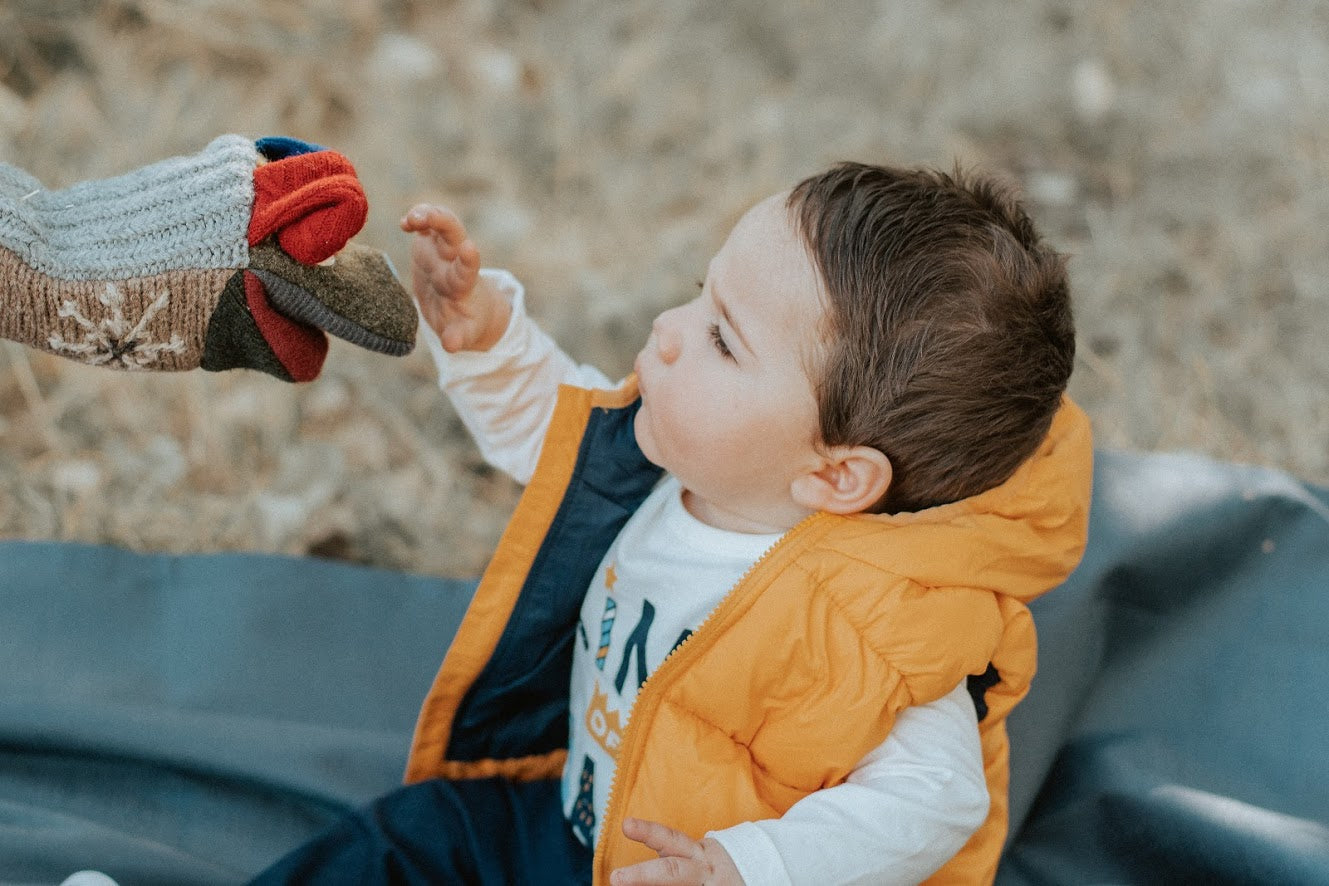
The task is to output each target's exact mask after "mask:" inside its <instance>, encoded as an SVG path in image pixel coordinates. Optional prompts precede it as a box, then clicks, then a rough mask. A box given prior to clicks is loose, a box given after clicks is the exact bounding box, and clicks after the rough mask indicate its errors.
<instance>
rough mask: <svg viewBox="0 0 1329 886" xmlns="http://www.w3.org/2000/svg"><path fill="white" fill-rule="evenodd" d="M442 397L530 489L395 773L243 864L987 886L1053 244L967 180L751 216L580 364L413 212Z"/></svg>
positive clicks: (1030, 570)
mask: <svg viewBox="0 0 1329 886" xmlns="http://www.w3.org/2000/svg"><path fill="white" fill-rule="evenodd" d="M402 227H403V229H404V230H407V231H411V232H416V233H417V234H418V235H419V236H418V237H417V239H416V241H415V243H414V245H413V280H414V289H415V296H416V299H417V302H418V304H419V306H420V311H421V314H422V316H423V317H424V319H425V320H426V326H427V327H428V328H429V329H430V330H432V332H433V335H430V334H428V333H426V335H425V338H426V341H427V342H428V343H429V344H430V345H431V348H432V349H433V351H434V353H435V356H436V358H437V360H438V362H439V364H440V368H441V374H442V380H441V384H442V386H443V388H444V390H446V391H447V392H448V394H449V396H450V397H451V398H452V400H453V402H454V404H455V405H456V408H457V410H458V413H459V414H460V415H461V417H462V419H463V421H464V422H465V423H466V425H467V427H468V428H469V429H470V430H471V431H472V433H473V434H474V435H475V436H476V439H477V441H478V443H479V445H480V447H481V449H482V452H483V453H484V454H485V456H486V457H487V458H488V459H489V460H490V461H491V462H493V463H494V464H496V465H497V466H499V467H501V468H503V469H505V470H507V471H509V472H510V473H512V474H513V476H515V477H517V479H519V480H521V481H522V482H525V483H526V484H527V486H526V490H525V493H524V494H523V497H522V501H521V503H520V504H519V505H518V508H517V510H516V512H515V513H514V515H513V518H512V521H511V523H510V524H509V527H508V529H507V530H506V532H505V533H504V536H503V538H502V540H501V541H500V543H499V547H498V550H497V552H496V554H495V557H494V559H493V561H492V562H491V564H490V566H489V568H488V569H487V570H486V573H485V575H484V577H483V579H482V580H481V583H480V586H479V588H478V590H477V592H476V597H475V600H474V601H473V603H472V604H471V608H470V610H469V611H468V613H467V616H466V619H465V621H464V622H463V624H462V627H461V629H460V630H459V632H458V635H457V637H456V638H455V640H454V642H453V644H452V646H451V647H450V648H449V650H448V652H447V655H446V658H445V660H444V662H443V665H442V667H441V669H440V671H439V674H438V677H437V678H436V681H435V684H434V687H433V689H432V690H431V692H430V694H429V697H428V698H427V699H426V701H425V704H424V707H423V709H422V711H421V715H420V720H419V724H418V726H417V731H416V738H415V743H414V746H413V748H412V754H411V759H410V762H409V764H408V770H407V781H408V782H411V783H412V784H411V785H409V786H408V787H406V788H403V789H402V790H400V791H398V792H396V793H394V794H392V795H390V796H389V797H386V798H384V799H383V800H382V801H380V802H379V803H376V804H375V805H374V806H373V807H371V808H370V809H369V810H366V811H365V812H364V813H362V814H361V815H359V816H357V817H355V818H353V819H348V820H347V822H345V823H344V824H343V825H341V826H339V827H338V828H336V829H334V831H333V832H330V833H329V834H327V835H325V837H324V838H322V839H320V840H318V841H315V843H312V844H310V845H309V846H307V847H305V848H304V849H302V850H300V851H298V852H297V853H295V854H294V855H292V856H291V857H289V858H288V859H286V860H284V861H283V862H281V863H279V864H278V865H277V866H276V867H275V868H273V869H272V870H270V871H269V872H268V873H267V874H265V875H264V876H263V877H261V878H260V879H261V880H263V881H264V882H290V881H316V882H329V881H330V879H331V880H338V879H341V880H344V881H345V882H365V881H371V880H378V881H393V882H399V881H406V882H422V883H423V882H454V881H455V882H537V883H546V882H547V883H563V882H568V883H575V882H595V883H605V882H612V883H614V884H618V886H630V884H649V883H713V884H720V883H742V882H746V883H748V884H754V886H755V884H765V883H779V882H792V883H806V882H814V881H815V882H823V883H848V882H863V883H896V882H900V883H908V882H918V881H920V880H924V879H927V878H929V877H933V878H934V880H935V881H936V882H962V883H978V882H987V881H990V880H991V879H992V878H993V875H994V872H995V869H996V864H997V859H998V856H999V854H1000V851H1001V845H1002V842H1003V838H1004V836H1005V830H1006V818H1007V808H1006V790H1007V780H1008V772H1007V743H1006V733H1005V725H1004V721H1005V718H1006V715H1007V714H1008V713H1009V712H1010V710H1011V708H1012V707H1013V706H1014V705H1015V704H1016V702H1018V700H1019V699H1020V698H1021V697H1023V695H1024V693H1025V692H1026V691H1027V689H1028V686H1029V682H1030V679H1031V678H1032V676H1033V671H1034V660H1035V640H1034V632H1033V625H1032V621H1031V619H1030V616H1029V613H1028V610H1027V608H1026V605H1025V604H1026V603H1027V602H1028V600H1030V599H1031V598H1032V597H1034V596H1036V595H1038V594H1040V593H1042V592H1044V591H1046V590H1048V589H1049V588H1051V587H1053V586H1055V585H1056V584H1057V583H1059V582H1060V581H1061V580H1063V579H1064V578H1065V577H1066V576H1067V575H1068V574H1069V573H1070V571H1071V569H1073V568H1074V566H1075V564H1076V563H1077V562H1078V560H1079V557H1080V554H1081V552H1082V550H1083V546H1084V542H1085V531H1086V521H1087V514H1088V499H1089V484H1090V459H1091V445H1090V435H1089V429H1088V423H1087V420H1086V419H1085V417H1084V415H1083V414H1082V413H1081V412H1080V411H1079V410H1078V408H1076V407H1075V406H1074V405H1073V404H1072V403H1071V402H1070V401H1069V400H1068V399H1067V398H1066V397H1065V387H1066V382H1067V379H1068V377H1069V375H1070V371H1071V364H1072V358H1073V354H1074V330H1073V326H1072V323H1071V314H1070V306H1069V298H1068V292H1067V284H1066V278H1065V272H1064V265H1063V261H1062V259H1061V257H1060V256H1058V255H1057V254H1056V253H1055V252H1053V251H1052V250H1050V249H1048V248H1047V247H1046V246H1044V245H1043V244H1042V243H1041V241H1040V239H1039V237H1038V235H1037V234H1036V233H1035V231H1034V228H1033V225H1032V224H1031V222H1030V220H1029V218H1028V217H1027V215H1026V214H1025V213H1024V211H1023V210H1022V209H1021V208H1020V206H1019V205H1018V203H1016V202H1015V201H1014V200H1013V199H1012V198H1010V197H1009V196H1008V195H1007V194H1006V193H1005V192H1004V191H1003V190H1002V189H1001V188H999V187H998V186H996V185H995V184H993V183H992V182H990V181H987V180H985V179H980V178H965V177H963V176H960V175H958V174H957V175H955V176H947V175H943V174H939V173H934V172H929V171H912V170H899V169H890V168H883V167H875V166H865V165H860V164H843V165H840V166H836V167H834V168H832V169H830V170H828V171H826V172H825V173H822V174H820V175H817V176H814V177H812V178H809V179H807V180H805V181H803V182H801V183H800V184H798V185H797V186H796V187H795V188H794V189H793V190H792V191H790V192H788V193H783V194H778V195H776V196H773V197H771V198H768V199H767V200H764V201H762V202H761V203H759V204H757V205H756V206H755V207H753V208H752V209H751V210H750V211H749V212H748V213H747V214H746V215H744V216H743V218H742V219H741V220H740V221H739V222H738V224H737V225H736V226H735V228H734V230H733V232H732V233H731V234H730V236H729V238H728V240H727V241H726V242H725V244H724V245H723V247H722V248H721V249H720V251H719V252H718V253H717V254H716V256H715V257H714V259H713V260H712V261H711V263H710V266H709V268H708V271H707V274H706V279H705V281H704V283H703V284H702V287H701V291H700V293H699V294H698V296H697V297H696V298H695V299H693V300H692V301H690V302H688V303H686V304H684V305H681V306H680V307H676V308H673V309H671V310H668V311H665V312H664V313H663V314H661V315H660V317H658V318H657V319H656V320H655V322H654V324H653V326H652V330H651V333H650V336H649V338H648V340H647V342H646V345H645V347H644V348H643V350H642V351H641V353H640V354H639V355H638V357H637V360H636V364H635V367H634V368H635V372H634V373H633V375H632V376H630V377H629V379H627V380H626V381H625V382H624V383H622V384H621V385H612V384H610V382H609V380H608V379H606V378H605V377H604V376H603V375H601V374H600V373H598V372H597V371H595V370H593V369H591V368H589V367H584V366H578V365H576V364H575V363H574V362H573V361H572V360H571V359H570V358H568V357H567V356H566V355H565V354H564V353H563V352H561V351H560V350H559V349H558V348H557V347H556V346H555V345H554V344H553V343H552V341H550V340H549V339H548V337H547V336H545V335H544V334H543V333H542V332H541V331H540V330H539V329H538V328H537V327H536V326H535V325H534V324H533V323H532V322H531V321H530V320H529V319H528V318H527V317H526V315H525V313H524V311H523V309H522V291H521V287H520V286H519V285H518V284H517V283H516V281H515V280H513V279H512V278H511V277H510V276H508V275H506V274H503V273H501V272H489V271H486V272H481V271H480V260H479V254H478V251H477V249H476V247H475V245H474V244H473V243H472V242H471V241H470V240H469V239H467V237H466V232H465V230H464V228H463V227H462V225H461V223H460V222H459V221H458V219H457V218H456V216H455V215H453V214H452V213H450V212H448V211H447V210H444V209H441V208H437V207H430V206H420V207H416V208H415V209H413V210H411V212H409V213H408V214H407V216H406V218H405V219H403V221H402Z"/></svg>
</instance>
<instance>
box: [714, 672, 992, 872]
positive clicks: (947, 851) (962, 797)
mask: <svg viewBox="0 0 1329 886" xmlns="http://www.w3.org/2000/svg"><path fill="white" fill-rule="evenodd" d="M987 812H988V790H987V782H986V779H985V778H984V774H983V751H982V747H981V744H980V742H979V737H978V719H977V717H976V715H975V713H974V705H973V701H972V700H971V699H970V697H969V693H968V691H967V689H966V687H965V684H963V683H961V684H960V685H959V686H957V687H956V688H955V689H954V690H953V691H952V692H951V693H950V694H948V695H946V696H945V697H943V698H941V699H938V700H937V701H935V702H932V703H930V704H925V705H918V706H915V707H911V708H907V709H906V710H904V711H902V712H901V713H900V716H899V717H897V718H896V722H895V727H894V729H892V730H891V733H890V734H889V735H888V736H887V737H886V740H885V741H884V742H882V744H881V745H879V746H878V747H877V748H875V749H873V750H872V751H870V752H869V753H868V754H867V756H865V757H864V758H863V759H862V760H860V761H859V764H858V766H857V767H855V769H854V771H853V772H852V773H850V775H849V778H848V780H847V781H846V782H845V783H844V784H840V785H836V786H835V787H832V788H826V789H825V790H820V791H816V792H815V793H812V794H809V795H808V796H807V797H804V798H803V799H802V800H800V801H799V802H797V803H795V804H794V805H793V806H792V807H790V809H789V811H788V812H786V813H785V814H784V815H783V816H782V817H780V818H778V819H771V820H769V821H756V822H744V823H742V824H739V825H736V826H734V827H731V828H726V829H725V830H722V831H713V832H711V833H709V834H707V836H709V837H712V838H714V839H715V840H717V841H718V842H719V843H720V845H721V846H723V847H724V849H725V851H726V852H728V853H729V856H730V858H732V859H733V860H734V864H735V865H736V866H737V867H738V870H739V872H740V873H741V874H742V875H743V880H744V882H746V883H747V884H749V886H756V884H763V886H764V884H794V883H818V884H821V886H833V884H835V886H838V884H859V883H862V884H867V883H871V884H906V883H918V882H920V881H922V880H925V879H927V877H929V876H930V875H931V874H933V873H934V872H936V871H937V869H938V868H940V867H941V866H942V865H944V864H945V863H946V862H947V861H949V860H950V858H951V857H952V856H953V855H955V853H957V852H959V851H960V849H961V847H963V846H964V844H965V842H966V841H967V840H968V839H969V837H970V836H971V835H972V834H973V833H974V831H976V830H977V829H978V827H979V825H981V824H982V823H983V820H984V819H985V818H986V817H987Z"/></svg>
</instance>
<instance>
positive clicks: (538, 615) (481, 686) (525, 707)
mask: <svg viewBox="0 0 1329 886" xmlns="http://www.w3.org/2000/svg"><path fill="white" fill-rule="evenodd" d="M640 402H641V401H639V400H638V401H635V402H634V403H632V404H631V405H630V406H628V407H625V408H621V409H598V408H597V409H593V410H592V411H591V416H590V420H589V423H588V425H587V427H586V432H585V435H584V436H583V437H582V441H581V446H580V448H579V450H578V454H577V464H576V466H575V468H574V469H573V474H572V481H571V483H569V485H568V489H567V491H566V492H565V493H564V496H563V501H562V502H561V504H560V505H559V508H558V512H557V513H556V514H555V516H554V520H553V523H552V524H551V526H550V529H549V533H548V535H546V536H545V540H544V543H543V544H542V545H541V547H540V550H539V552H538V553H537V554H536V557H535V560H534V562H533V563H532V565H531V571H530V574H529V575H528V576H527V577H526V582H525V584H524V585H523V586H522V590H521V594H520V596H519V597H518V599H517V604H516V607H515V608H514V609H513V612H512V617H511V618H510V619H509V621H508V624H507V627H506V628H505V629H504V631H503V635H502V636H501V637H500V638H499V642H498V646H497V648H496V649H495V651H494V655H493V657H492V658H491V659H490V660H489V663H488V664H487V665H485V667H484V669H483V670H482V671H481V673H480V675H479V677H478V678H477V679H476V681H475V683H474V685H472V687H471V689H470V690H469V691H468V692H467V693H466V696H465V698H463V699H462V702H461V705H460V706H459V708H458V710H457V715H456V717H455V719H454V721H453V728H452V735H451V739H450V741H449V744H448V750H447V759H449V760H458V761H465V760H482V759H505V758H510V757H521V756H528V755H532V754H544V753H548V752H550V751H553V750H557V749H559V748H565V747H567V743H568V681H569V679H570V673H571V669H572V644H573V641H574V638H575V635H576V623H577V618H578V615H579V613H580V610H581V601H582V598H583V597H584V596H585V593H586V588H587V586H588V585H589V584H590V582H591V580H592V579H593V578H594V577H595V571H596V569H597V568H598V567H599V565H600V561H601V560H602V559H603V558H604V554H605V552H606V551H608V550H609V546H610V545H611V544H612V543H613V541H614V539H615V538H616V537H617V536H618V533H619V530H621V529H622V528H623V524H624V523H626V522H627V519H628V517H629V516H631V514H632V513H633V511H635V510H636V509H637V507H638V506H640V505H641V503H642V501H644V500H645V498H646V496H647V495H649V494H650V491H651V489H652V488H653V487H654V486H655V483H656V481H658V480H659V478H660V475H661V473H662V471H661V470H660V468H658V467H656V466H655V465H653V464H651V463H650V462H649V461H647V460H646V457H645V456H644V455H642V453H641V450H640V449H639V448H638V447H637V440H636V435H635V433H634V431H633V418H634V416H635V415H636V413H637V408H638V407H639V405H640Z"/></svg>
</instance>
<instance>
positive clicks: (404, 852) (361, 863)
mask: <svg viewBox="0 0 1329 886" xmlns="http://www.w3.org/2000/svg"><path fill="white" fill-rule="evenodd" d="M590 882H591V850H589V849H587V848H586V847H585V846H583V845H582V844H581V843H580V842H579V841H578V840H577V838H576V837H574V836H573V834H572V829H571V828H570V827H569V826H568V822H567V819H565V818H564V817H563V809H562V804H561V802H560V799H559V783H558V781H557V780H556V779H551V780H546V781H533V782H512V781H508V780H506V779H501V778H486V779H478V780H474V781H458V782H449V781H444V780H442V779H435V780H433V781H426V782H421V783H420V784H414V785H408V786H406V787H403V788H399V789H397V790H395V791H393V792H392V793H390V794H387V795H385V796H383V797H380V798H379V799H378V800H375V801H374V802H373V803H371V804H370V805H369V806H367V807H366V808H364V809H361V810H360V811H358V812H356V813H354V814H352V815H349V816H347V817H346V818H344V819H342V820H341V821H340V822H338V823H337V824H335V825H333V826H332V827H331V828H329V829H328V830H327V831H325V832H323V833H322V834H320V835H319V836H317V837H315V838H314V839H313V840H311V841H310V842H309V843H306V844H305V845H304V846H301V847H300V848H298V849H296V850H295V851H294V852H292V853H291V854H290V855H287V856H286V857H285V858H283V859H282V860H281V861H279V862H277V863H276V864H275V865H273V866H272V867H270V868H268V869H267V870H266V871H264V872H263V873H261V874H259V875H258V877H257V878H256V879H255V880H254V881H253V883H254V884H257V886H275V884H296V883H301V884H304V883H308V884H317V886H341V884H346V886H364V884H409V886H417V884H418V886H425V884H429V886H434V884H448V883H466V884H471V883H475V884H495V886H499V884H502V886H507V884H519V883H530V884H538V886H544V884H549V886H563V884H569V886H570V884H589V883H590Z"/></svg>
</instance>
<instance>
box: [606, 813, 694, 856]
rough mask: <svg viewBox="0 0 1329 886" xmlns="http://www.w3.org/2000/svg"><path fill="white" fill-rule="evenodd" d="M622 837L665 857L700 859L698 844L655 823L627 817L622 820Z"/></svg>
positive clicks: (686, 836)
mask: <svg viewBox="0 0 1329 886" xmlns="http://www.w3.org/2000/svg"><path fill="white" fill-rule="evenodd" d="M623 835H624V836H625V837H627V838H628V839H629V840H635V841H636V842H638V843H644V844H646V845H647V846H649V847H650V848H652V849H654V850H655V851H656V852H658V853H660V854H661V855H665V856H678V857H681V858H693V859H701V858H702V857H704V856H703V853H702V849H701V846H700V844H698V843H697V841H696V840H694V839H692V838H691V837H689V836H688V835H687V834H685V833H683V832H682V831H676V830H674V829H673V828H671V827H668V826H666V825H662V824H660V823H659V822H656V821H647V820H646V819H643V818H632V817H628V818H625V819H623Z"/></svg>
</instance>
